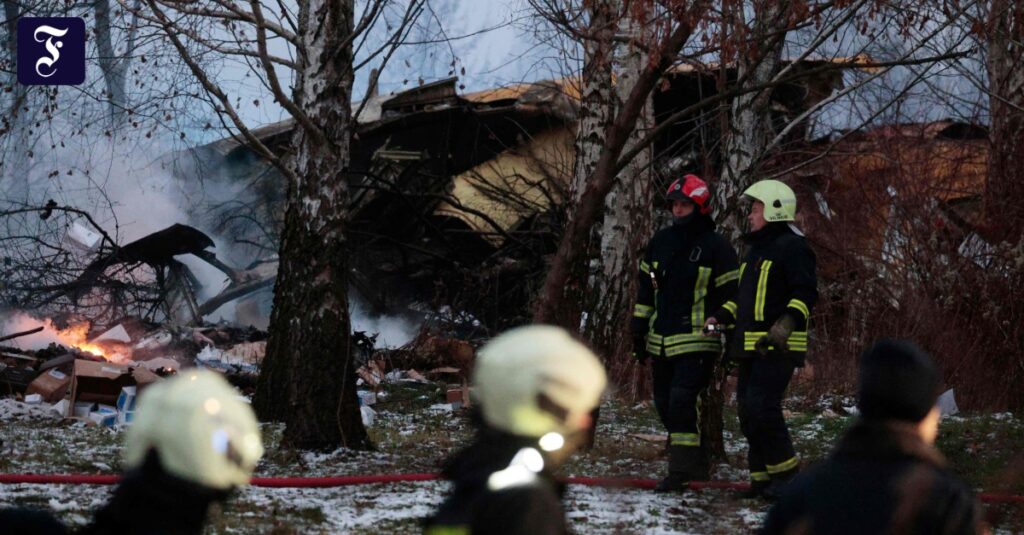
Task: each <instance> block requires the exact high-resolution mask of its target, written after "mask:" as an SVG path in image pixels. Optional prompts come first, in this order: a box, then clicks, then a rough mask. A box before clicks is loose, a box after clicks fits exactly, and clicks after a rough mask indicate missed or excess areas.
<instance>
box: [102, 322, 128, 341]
mask: <svg viewBox="0 0 1024 535" xmlns="http://www.w3.org/2000/svg"><path fill="white" fill-rule="evenodd" d="M102 340H116V341H118V342H124V343H126V344H129V343H131V341H132V337H131V336H128V331H126V330H125V328H124V326H122V325H118V326H117V327H114V328H112V329H110V330H108V331H107V332H105V333H103V334H101V335H99V336H97V337H96V338H95V339H93V342H99V341H102Z"/></svg>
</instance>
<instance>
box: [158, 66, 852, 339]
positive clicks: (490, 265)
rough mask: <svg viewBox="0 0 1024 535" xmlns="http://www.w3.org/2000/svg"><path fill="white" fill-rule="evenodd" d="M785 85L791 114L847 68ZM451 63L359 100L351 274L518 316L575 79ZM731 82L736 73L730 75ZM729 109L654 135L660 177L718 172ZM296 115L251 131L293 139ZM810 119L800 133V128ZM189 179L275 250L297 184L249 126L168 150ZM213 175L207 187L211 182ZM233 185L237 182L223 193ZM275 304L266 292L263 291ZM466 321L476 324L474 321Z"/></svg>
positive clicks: (569, 128) (381, 297)
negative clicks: (476, 86) (478, 74)
mask: <svg viewBox="0 0 1024 535" xmlns="http://www.w3.org/2000/svg"><path fill="white" fill-rule="evenodd" d="M821 63H823V62H821V61H804V62H801V63H799V64H797V65H795V66H794V70H795V71H798V74H799V72H806V73H807V75H806V76H804V77H800V76H799V75H797V76H794V79H796V80H798V81H795V82H791V83H786V84H782V85H779V86H778V87H775V88H774V89H773V91H772V110H773V114H775V116H776V117H777V119H778V121H779V122H780V123H783V124H785V123H788V122H789V121H790V120H792V119H794V118H796V117H798V116H799V115H800V114H801V113H803V112H804V111H806V110H808V109H810V108H811V107H813V106H814V105H815V104H817V103H818V102H820V101H821V100H823V99H825V98H827V97H828V96H829V95H831V94H832V92H833V91H835V90H836V89H838V88H840V87H842V69H840V68H836V69H815V67H818V66H820V64H821ZM723 72H724V73H725V77H726V79H727V80H733V79H735V76H736V72H735V69H731V68H725V69H719V68H717V67H715V68H710V69H709V68H706V67H705V68H697V67H694V66H689V65H683V66H679V67H676V68H674V69H672V70H671V71H670V72H669V73H667V74H666V76H665V83H664V84H663V85H662V87H661V90H659V91H656V92H655V93H654V95H653V105H654V117H655V122H656V123H657V122H658V121H659V120H664V119H665V118H667V117H668V116H670V115H672V114H673V113H674V112H677V111H680V110H683V109H685V108H688V107H691V106H693V105H694V104H696V103H698V102H701V101H703V100H704V99H707V98H708V97H711V96H714V95H715V94H716V93H717V92H718V90H719V89H718V88H719V87H721V85H722V84H720V79H721V75H722V73H723ZM457 84H458V81H457V79H455V78H451V79H446V80H440V81H437V82H434V83H431V84H426V85H422V86H420V87H417V88H414V89H410V90H407V91H403V92H401V93H397V94H394V95H375V96H373V97H371V98H369V99H368V100H367V101H366V102H365V103H356V104H354V105H353V112H354V114H355V116H356V117H357V127H356V130H355V132H354V133H353V137H352V145H351V164H350V174H349V177H350V197H351V201H350V214H351V216H350V225H349V228H348V233H349V241H350V243H351V244H352V250H353V255H352V264H351V265H352V268H353V270H352V274H351V284H352V287H353V288H354V290H355V292H356V294H358V298H359V299H361V300H363V301H364V302H365V303H367V304H368V306H369V309H370V312H371V313H376V314H383V313H389V314H403V313H410V314H420V315H422V314H425V313H429V312H430V311H437V310H460V311H465V312H467V313H468V315H467V317H469V318H472V319H474V320H476V321H475V322H474V323H472V324H471V328H472V326H479V325H481V324H482V325H485V326H486V327H487V328H489V329H499V328H501V327H502V326H504V325H507V324H509V323H516V322H521V321H522V320H523V319H524V318H525V316H526V314H527V305H528V302H529V299H530V297H531V295H532V293H533V290H534V287H535V285H536V284H539V283H540V279H541V277H542V276H543V272H544V261H545V257H546V256H547V255H550V254H551V253H552V252H553V251H554V248H555V246H556V244H557V241H558V239H559V237H560V232H561V228H562V227H563V223H564V217H565V216H564V211H563V199H565V198H566V191H567V189H568V188H569V178H570V177H571V176H572V168H573V155H574V142H575V130H576V119H577V114H578V107H579V89H578V87H577V84H578V81H576V80H573V79H561V80H553V81H542V82H536V83H528V84H518V85H513V86H509V87H501V88H495V89H489V90H484V91H478V92H472V93H468V94H459V93H458V92H457V90H456V87H457ZM725 85H726V86H727V85H728V84H725ZM719 127H720V125H719V114H718V109H717V108H714V109H711V108H708V109H699V108H698V109H696V110H695V111H694V112H693V113H692V114H691V115H690V116H688V117H687V118H685V119H684V120H682V121H679V122H677V123H676V124H674V125H672V126H671V127H670V128H669V131H668V132H667V134H666V135H665V136H663V137H662V138H661V139H659V140H658V141H656V142H655V145H654V147H653V153H654V154H655V155H656V159H655V160H656V161H655V168H656V172H655V173H654V179H655V180H659V181H666V183H667V180H668V179H669V178H670V176H671V175H674V174H677V173H679V172H700V173H706V174H714V172H715V170H716V169H717V167H718V161H719V154H718V149H717V147H718V146H719V139H720V137H721V136H720V130H719ZM293 128H294V124H293V122H292V121H284V122H281V123H276V124H272V125H268V126H265V127H262V128H259V129H256V130H254V131H253V134H254V135H255V136H256V137H257V138H258V139H260V141H261V142H262V143H263V144H264V145H266V146H267V147H269V148H270V149H271V150H273V151H276V152H277V153H280V154H286V152H287V151H288V150H289V143H290V140H291V135H292V130H293ZM805 128H806V125H800V127H798V128H794V129H792V131H791V132H790V133H789V136H790V138H791V140H793V141H799V140H802V139H803V138H804V136H805V134H806V132H805ZM172 165H173V169H174V171H175V173H176V174H177V175H178V176H179V177H180V178H181V179H182V182H183V183H184V184H192V185H193V186H192V187H193V189H194V190H195V192H196V193H195V195H196V197H197V198H200V197H203V195H202V194H201V193H202V191H207V192H209V191H213V192H218V193H220V196H219V197H218V196H217V195H208V196H206V197H205V199H204V201H203V202H197V203H196V210H197V212H198V211H202V212H203V213H202V214H201V215H202V216H203V217H204V218H206V220H207V221H208V222H209V227H210V228H216V229H218V231H219V232H222V233H223V234H224V235H226V236H230V240H231V241H233V242H234V243H236V244H241V245H240V246H239V247H238V248H237V250H238V251H240V253H239V255H240V258H247V259H248V260H241V259H238V260H236V262H241V263H244V262H247V261H254V260H256V259H260V258H268V257H272V255H273V254H274V253H276V251H277V240H276V238H277V236H278V234H279V229H280V225H281V222H282V218H283V213H284V204H285V200H286V199H285V197H286V184H285V183H284V180H283V179H282V178H281V176H280V175H279V174H278V173H277V172H276V171H275V170H274V169H273V168H272V167H270V166H269V165H267V164H266V163H265V162H263V161H261V159H260V158H259V157H258V155H257V154H256V153H255V152H254V151H253V150H252V149H250V148H249V147H247V146H246V144H245V143H243V142H241V141H240V140H239V139H235V138H229V139H224V140H221V141H218V142H215V143H211V144H209V145H205V146H202V147H198V148H195V149H192V150H190V151H187V152H184V153H178V154H176V155H175V158H174V160H173V162H172ZM201 190H202V191H201ZM224 192H230V194H228V195H224ZM261 306H262V307H263V311H264V313H266V312H267V311H268V308H269V298H268V297H266V296H264V297H263V298H262V305H261ZM463 334H465V333H463Z"/></svg>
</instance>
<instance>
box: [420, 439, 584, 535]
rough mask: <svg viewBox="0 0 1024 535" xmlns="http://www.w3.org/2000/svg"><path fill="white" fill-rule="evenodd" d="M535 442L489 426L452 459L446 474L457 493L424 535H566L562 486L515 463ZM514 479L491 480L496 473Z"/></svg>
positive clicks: (429, 522) (430, 520)
mask: <svg viewBox="0 0 1024 535" xmlns="http://www.w3.org/2000/svg"><path fill="white" fill-rule="evenodd" d="M537 447H538V446H537V441H536V439H530V438H526V437H519V436H514V435H509V434H507V433H502V432H499V431H496V430H494V429H491V428H488V427H484V428H483V429H482V430H481V431H480V433H479V435H478V436H477V438H476V440H475V441H474V442H473V443H472V444H471V445H470V446H469V447H467V448H466V449H464V450H462V451H461V452H459V453H457V454H456V455H455V456H454V457H453V458H452V459H450V460H449V461H448V463H447V465H446V466H445V468H444V470H443V471H442V475H443V476H444V477H445V478H446V479H449V480H451V482H452V491H451V494H450V495H449V496H448V498H447V499H446V500H445V501H444V503H442V504H441V506H440V508H439V509H438V510H437V512H436V513H435V514H434V516H433V517H430V518H428V519H427V520H426V522H425V529H424V534H425V535H471V534H472V535H477V534H484V533H486V534H496V535H528V534H529V535H533V534H537V535H562V534H565V533H568V530H567V528H566V524H565V511H564V510H563V508H562V501H561V494H562V487H561V485H559V484H558V483H557V482H556V481H555V480H554V479H553V478H552V476H551V475H550V473H549V472H547V471H546V470H545V471H541V472H540V473H536V474H528V473H522V469H521V468H520V470H519V471H518V472H517V471H516V467H514V466H512V464H513V463H512V460H513V458H514V457H515V456H516V454H517V453H519V452H520V451H521V450H523V449H524V448H537ZM502 471H506V472H509V474H508V475H509V476H510V477H505V478H503V479H502V480H499V479H497V478H493V479H492V477H491V476H492V475H494V474H495V473H497V472H502ZM521 476H527V477H521Z"/></svg>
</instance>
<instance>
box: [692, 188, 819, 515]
mask: <svg viewBox="0 0 1024 535" xmlns="http://www.w3.org/2000/svg"><path fill="white" fill-rule="evenodd" d="M743 194H744V195H745V196H746V197H747V198H749V199H750V200H751V201H752V202H751V205H750V213H749V215H748V216H747V221H748V222H749V223H750V232H748V233H747V234H745V235H744V236H743V241H744V242H746V244H747V246H748V249H747V252H746V255H745V256H744V257H743V261H742V262H741V263H740V275H739V290H738V292H737V296H736V299H735V300H730V301H727V302H726V303H725V304H724V305H723V306H722V307H721V308H720V309H719V310H718V311H716V312H715V313H714V314H713V315H712V316H711V317H710V318H708V320H707V323H708V324H715V323H721V324H727V325H734V326H735V330H734V336H735V344H733V346H734V350H733V351H731V356H732V358H733V360H734V361H735V362H736V364H737V367H738V377H737V383H736V401H737V405H738V406H739V417H740V429H741V430H742V431H743V435H744V436H745V437H746V438H747V442H748V443H749V445H750V448H749V450H748V453H747V461H748V465H749V468H750V478H751V494H752V495H757V496H762V497H764V498H767V499H769V500H771V499H775V498H777V497H778V496H779V495H780V493H781V490H782V488H783V486H784V485H785V484H786V482H787V481H789V480H790V479H791V478H792V477H793V476H794V475H795V474H796V472H797V470H798V467H799V461H798V460H797V457H796V453H795V451H794V450H793V443H792V440H791V439H790V436H789V430H788V428H787V427H786V421H785V419H784V418H783V415H782V398H783V396H784V395H785V392H786V388H787V387H788V386H789V381H790V378H791V377H792V376H793V370H794V369H795V368H797V367H801V366H803V365H804V358H805V355H806V354H807V331H808V322H809V319H810V316H811V310H813V307H814V303H815V301H817V299H818V290H817V276H816V275H815V264H816V260H815V256H814V251H812V250H811V248H810V246H809V245H808V244H807V240H806V239H804V235H803V233H802V232H800V230H799V229H798V228H797V227H796V226H795V221H796V208H797V206H796V195H795V194H794V193H793V190H792V189H790V187H789V186H787V185H786V184H784V183H782V182H779V181H778V180H762V181H760V182H757V183H755V184H753V185H752V186H750V187H749V188H747V190H746V191H744V192H743Z"/></svg>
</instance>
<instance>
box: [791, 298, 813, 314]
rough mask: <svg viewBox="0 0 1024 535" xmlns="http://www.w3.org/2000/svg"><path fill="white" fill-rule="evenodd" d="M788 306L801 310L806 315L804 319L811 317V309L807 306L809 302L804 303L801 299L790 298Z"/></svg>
mask: <svg viewBox="0 0 1024 535" xmlns="http://www.w3.org/2000/svg"><path fill="white" fill-rule="evenodd" d="M786 306H787V307H790V308H795V309H797V310H799V311H800V313H801V314H803V315H804V319H807V318H809V317H811V310H810V309H809V308H807V303H804V302H803V301H801V300H799V299H790V300H789V304H788V305H786Z"/></svg>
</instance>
